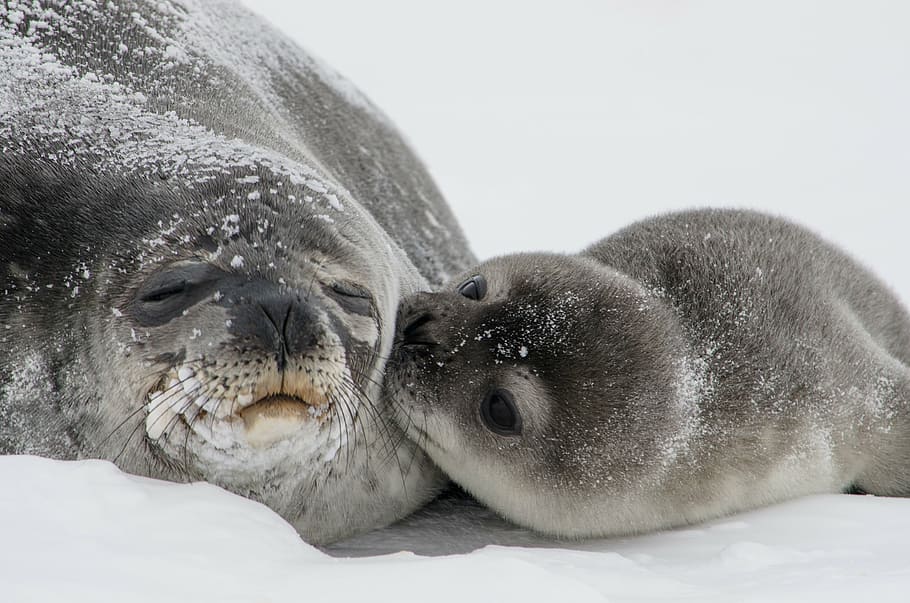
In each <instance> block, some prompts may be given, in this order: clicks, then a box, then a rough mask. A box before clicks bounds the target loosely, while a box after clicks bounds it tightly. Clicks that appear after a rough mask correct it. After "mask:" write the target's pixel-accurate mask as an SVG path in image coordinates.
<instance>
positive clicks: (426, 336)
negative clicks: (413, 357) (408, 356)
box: [401, 312, 436, 346]
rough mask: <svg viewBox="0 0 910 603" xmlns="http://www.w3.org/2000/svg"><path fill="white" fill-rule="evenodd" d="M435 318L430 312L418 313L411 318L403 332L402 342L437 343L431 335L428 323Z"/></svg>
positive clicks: (418, 344)
mask: <svg viewBox="0 0 910 603" xmlns="http://www.w3.org/2000/svg"><path fill="white" fill-rule="evenodd" d="M433 319H434V317H433V315H432V314H430V313H429V312H425V313H423V314H418V315H417V316H416V317H415V318H414V319H413V320H411V321H410V322H409V323H408V324H407V325H406V326H405V328H404V330H403V331H402V332H401V337H402V343H403V344H404V345H414V346H430V345H436V341H434V340H433V336H432V335H430V332H429V329H428V328H427V325H428V324H429V323H430V322H432V321H433Z"/></svg>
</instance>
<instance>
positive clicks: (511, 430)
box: [480, 389, 521, 436]
mask: <svg viewBox="0 0 910 603" xmlns="http://www.w3.org/2000/svg"><path fill="white" fill-rule="evenodd" d="M480 416H481V418H482V419H483V422H484V424H485V425H486V426H487V429H489V430H490V431H492V432H493V433H495V434H498V435H502V436H516V435H521V414H519V412H518V407H517V406H515V400H514V399H512V394H511V393H510V392H509V391H508V390H505V389H494V390H492V391H491V392H490V393H488V394H487V396H486V398H484V399H483V402H481V404H480Z"/></svg>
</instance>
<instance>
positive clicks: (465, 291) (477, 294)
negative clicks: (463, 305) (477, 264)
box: [458, 274, 487, 301]
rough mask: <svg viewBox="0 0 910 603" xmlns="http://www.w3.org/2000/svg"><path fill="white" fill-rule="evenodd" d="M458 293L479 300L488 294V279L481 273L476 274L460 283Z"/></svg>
mask: <svg viewBox="0 0 910 603" xmlns="http://www.w3.org/2000/svg"><path fill="white" fill-rule="evenodd" d="M458 293H460V294H461V295H464V296H465V297H467V298H468V299H473V300H474V301H479V300H481V299H483V296H484V295H486V294H487V279H485V278H484V277H483V275H481V274H475V275H474V276H472V277H471V278H469V279H468V280H466V281H465V282H463V283H461V284H460V285H458Z"/></svg>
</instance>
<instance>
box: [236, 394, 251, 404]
mask: <svg viewBox="0 0 910 603" xmlns="http://www.w3.org/2000/svg"><path fill="white" fill-rule="evenodd" d="M252 403H253V394H238V395H237V404H239V405H240V406H249V405H250V404H252Z"/></svg>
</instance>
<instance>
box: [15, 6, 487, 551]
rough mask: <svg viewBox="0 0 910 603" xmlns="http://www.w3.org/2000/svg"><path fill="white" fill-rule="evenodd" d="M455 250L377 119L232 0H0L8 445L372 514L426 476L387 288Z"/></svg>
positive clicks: (337, 525) (320, 535)
mask: <svg viewBox="0 0 910 603" xmlns="http://www.w3.org/2000/svg"><path fill="white" fill-rule="evenodd" d="M471 261H472V256H471V253H470V251H469V250H468V248H467V245H466V243H465V240H464V238H463V236H462V234H461V232H460V230H459V228H458V226H457V224H456V223H455V220H454V218H453V216H452V215H451V213H450V212H449V210H448V208H447V207H446V205H445V203H444V201H443V200H442V198H441V196H440V195H439V193H438V191H437V190H436V188H435V186H434V185H433V183H432V182H431V180H430V178H429V176H428V175H427V173H426V172H425V170H424V169H423V167H422V166H421V165H420V163H419V161H418V160H417V159H416V158H415V157H414V156H413V154H412V153H411V151H410V150H409V149H408V147H407V146H406V145H405V144H404V143H403V141H402V140H401V138H400V137H399V136H398V135H397V133H396V132H395V130H394V128H393V127H392V126H391V125H390V124H389V123H388V122H387V121H386V119H385V118H384V117H383V116H382V115H381V114H380V113H379V112H378V111H377V110H376V109H375V108H374V107H373V106H372V105H371V104H370V103H369V101H367V100H366V99H365V98H363V97H362V96H361V95H360V94H359V93H358V92H357V91H356V90H355V89H353V88H352V87H351V86H350V85H349V84H347V83H346V82H345V81H344V80H342V79H341V78H340V77H339V76H337V75H336V74H334V73H333V72H332V71H331V70H329V69H327V68H325V67H324V66H322V65H320V64H319V63H317V62H315V61H314V60H313V59H312V58H311V57H309V56H307V55H306V54H304V53H303V52H302V51H301V50H300V49H299V48H297V47H296V46H294V45H293V44H292V43H290V42H289V41H288V40H286V39H285V38H283V37H282V36H281V35H280V34H278V33H277V32H275V31H274V30H272V29H270V28H269V27H267V26H266V25H265V24H263V23H262V22H261V21H259V20H258V19H257V18H256V17H254V16H252V15H250V14H249V13H248V12H246V11H245V10H244V9H242V8H240V7H238V6H237V5H235V4H231V3H223V2H209V1H206V2H201V1H200V2H195V1H193V0H187V1H185V2H184V1H175V2H171V1H167V0H166V1H163V2H158V1H155V2H150V1H149V2H145V1H131V0H126V1H124V2H117V3H73V4H65V5H58V3H50V2H48V3H42V2H21V3H20V2H7V3H6V4H5V5H3V6H0V452H2V453H34V454H43V455H48V456H53V457H57V458H79V457H95V458H103V459H109V460H112V461H115V462H117V464H118V465H120V466H121V467H122V468H124V469H125V470H127V471H130V472H135V473H140V474H144V475H150V476H153V477H162V478H166V479H171V480H187V479H205V480H208V481H212V482H214V483H216V484H219V485H221V486H224V487H226V488H228V489H230V490H233V491H235V492H237V493H240V494H243V495H246V496H250V497H252V498H255V499H258V500H260V501H263V502H265V503H266V504H268V505H270V506H271V507H273V508H274V509H275V510H277V511H278V512H279V513H281V514H282V515H283V516H284V517H285V518H287V519H288V520H289V521H291V522H292V523H293V524H294V525H295V526H296V527H297V528H298V530H299V531H300V532H301V534H302V535H303V536H304V537H306V538H307V539H309V540H310V541H312V542H326V541H330V540H335V539H338V538H340V537H343V536H346V535H348V534H352V533H354V532H357V531H359V530H363V529H367V528H371V527H375V526H379V525H383V524H385V523H388V522H390V521H392V520H394V519H396V518H398V517H401V516H403V515H404V514H406V513H407V512H409V511H411V510H412V509H414V508H416V507H417V506H419V505H420V504H421V503H422V502H424V501H425V500H426V499H427V498H428V497H429V496H431V495H432V494H433V492H435V491H436V490H437V489H438V487H439V486H440V484H441V483H442V482H443V479H442V477H441V475H440V474H439V472H438V470H437V469H435V468H434V467H433V466H432V464H431V463H429V462H427V460H426V457H425V455H424V454H423V453H422V452H421V451H419V450H418V449H416V448H415V447H414V446H413V445H412V444H410V443H408V442H407V441H406V440H404V438H402V436H401V432H400V431H399V430H397V428H396V427H395V426H394V423H391V422H388V421H387V420H386V418H385V413H386V409H385V408H384V407H383V405H382V403H381V396H380V388H381V382H382V376H383V371H384V365H385V358H386V357H387V355H388V352H389V349H390V347H391V342H392V332H393V323H394V319H395V310H396V308H397V304H398V301H399V297H400V296H401V295H403V294H406V293H409V292H413V291H416V290H419V289H421V288H426V287H427V286H428V285H430V284H434V283H439V282H442V281H443V280H445V279H446V278H447V277H448V275H449V274H450V273H452V272H454V271H456V270H459V269H461V268H463V267H464V266H466V265H468V264H469V263H470V262H471Z"/></svg>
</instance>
